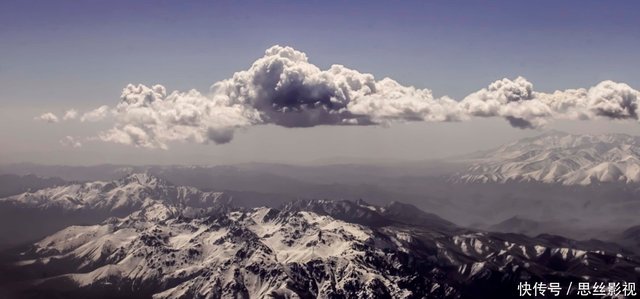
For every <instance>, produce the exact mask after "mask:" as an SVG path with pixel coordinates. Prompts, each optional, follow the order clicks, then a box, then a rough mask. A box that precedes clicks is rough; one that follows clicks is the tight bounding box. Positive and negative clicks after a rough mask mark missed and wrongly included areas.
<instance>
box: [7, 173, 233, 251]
mask: <svg viewBox="0 0 640 299" xmlns="http://www.w3.org/2000/svg"><path fill="white" fill-rule="evenodd" d="M231 199H232V197H231V196H230V195H228V194H225V193H222V192H203V191H200V190H198V189H196V188H193V187H186V186H176V185H173V184H171V183H169V182H167V181H165V180H163V179H160V178H158V177H155V176H153V175H150V174H148V173H134V174H130V175H127V176H125V177H123V178H121V179H117V180H114V181H95V182H87V183H66V184H63V185H59V186H55V187H49V188H44V189H40V190H36V191H30V192H25V193H22V194H18V195H13V196H9V197H5V198H0V248H1V247H7V246H12V245H18V244H20V243H22V242H25V241H30V240H33V239H36V238H40V237H42V236H44V235H46V234H50V233H52V232H54V231H56V230H58V229H61V228H64V227H66V226H68V225H73V224H95V223H100V222H101V221H103V220H105V219H106V218H109V217H113V216H116V217H123V216H126V215H128V214H130V213H132V212H134V211H137V210H139V209H141V208H145V207H147V206H151V205H153V204H155V203H157V202H168V203H171V204H175V205H178V206H181V205H182V206H190V207H213V206H214V204H215V203H218V202H226V201H230V200H231Z"/></svg>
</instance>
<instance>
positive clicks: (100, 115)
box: [80, 105, 110, 122]
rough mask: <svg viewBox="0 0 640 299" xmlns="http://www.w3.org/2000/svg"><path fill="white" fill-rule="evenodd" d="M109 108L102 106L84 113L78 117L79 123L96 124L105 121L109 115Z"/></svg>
mask: <svg viewBox="0 0 640 299" xmlns="http://www.w3.org/2000/svg"><path fill="white" fill-rule="evenodd" d="M109 111H110V109H109V106H107V105H103V106H100V107H98V108H96V109H93V110H91V111H89V112H86V113H84V114H83V115H82V117H80V121H81V122H85V121H89V122H96V121H101V120H103V119H105V118H106V117H107V116H108V115H109Z"/></svg>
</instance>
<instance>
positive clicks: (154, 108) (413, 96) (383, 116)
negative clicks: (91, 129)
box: [40, 46, 640, 148]
mask: <svg viewBox="0 0 640 299" xmlns="http://www.w3.org/2000/svg"><path fill="white" fill-rule="evenodd" d="M639 99H640V95H639V93H638V91H637V90H634V89H633V88H631V87H629V86H628V85H626V84H623V83H615V82H611V81H604V82H601V83H599V84H598V85H596V86H594V87H591V88H588V89H585V88H580V89H568V90H563V91H555V92H553V93H543V92H537V91H535V90H534V87H533V84H532V83H531V82H529V81H527V80H526V79H525V78H523V77H517V78H515V79H506V78H505V79H501V80H498V81H496V82H493V83H491V84H490V85H489V86H488V87H486V88H483V89H481V90H479V91H477V92H474V93H472V94H470V95H468V96H466V97H465V98H463V99H462V100H461V101H455V100H453V99H450V98H448V97H442V98H435V97H434V96H433V94H432V92H431V91H430V90H428V89H419V88H415V87H413V86H404V85H401V84H400V83H398V82H396V81H394V80H393V79H390V78H383V79H381V80H376V78H375V77H374V76H373V75H371V74H367V73H361V72H358V71H356V70H352V69H349V68H347V67H344V66H342V65H333V66H331V67H330V68H329V69H326V70H322V69H320V68H319V67H317V66H315V65H313V64H311V63H310V62H309V61H308V58H307V56H306V54H305V53H303V52H300V51H297V50H295V49H293V48H290V47H281V46H273V47H271V48H269V49H267V50H266V52H265V55H264V56H263V57H261V58H259V59H258V60H256V61H255V62H254V63H253V64H252V65H251V66H250V67H249V68H248V69H247V70H244V71H239V72H237V73H235V74H234V75H233V76H232V77H231V78H229V79H226V80H222V81H219V82H217V83H214V84H213V85H212V86H211V89H210V91H209V92H208V93H206V94H202V93H200V92H198V91H196V90H190V91H187V92H178V91H173V92H170V93H169V92H167V90H166V88H165V87H164V86H161V85H154V86H151V87H148V86H145V85H133V84H129V85H128V86H126V87H125V88H124V89H123V91H122V95H121V99H120V102H119V103H118V104H117V105H116V106H115V107H113V108H110V107H108V106H101V107H99V108H97V109H95V110H92V111H89V112H87V113H85V114H83V115H82V117H81V118H80V120H81V121H98V120H103V119H105V118H106V117H107V116H111V115H112V116H114V119H115V124H114V126H113V127H112V128H111V129H109V130H107V131H104V132H101V133H100V134H99V136H98V138H99V139H101V140H103V141H109V142H116V143H122V144H129V145H134V146H138V147H148V148H167V147H168V143H169V142H172V141H187V142H198V143H208V142H214V143H218V144H221V143H226V142H229V141H231V139H232V138H233V135H234V131H235V130H236V129H238V128H242V127H249V126H253V125H261V124H274V125H278V126H283V127H313V126H318V125H339V126H342V125H378V124H388V123H392V122H407V121H426V122H443V121H462V120H468V119H471V118H473V117H502V118H504V119H506V120H507V121H508V122H509V123H510V124H511V125H512V126H514V127H518V128H535V127H539V126H543V125H544V124H546V123H547V122H549V121H550V120H552V119H557V118H561V119H580V120H587V119H594V118H610V119H636V120H637V119H638V100H639ZM53 116H55V115H53ZM40 118H42V119H43V120H47V121H49V120H51V121H53V119H54V118H52V117H51V116H49V115H47V116H44V115H43V116H40ZM56 119H57V118H56ZM55 121H57V120H55Z"/></svg>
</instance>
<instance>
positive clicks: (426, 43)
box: [0, 1, 640, 160]
mask: <svg viewBox="0 0 640 299" xmlns="http://www.w3.org/2000/svg"><path fill="white" fill-rule="evenodd" d="M638 11H640V2H638V1H615V2H605V1H535V2H534V1H464V2H463V1H375V2H373V1H256V2H248V1H219V2H212V1H2V2H1V3H0V40H1V41H2V44H1V45H2V46H1V47H0V103H1V104H2V106H3V107H4V108H3V110H4V113H5V114H11V115H12V117H9V118H10V119H11V120H4V126H5V130H4V131H0V138H2V139H3V140H4V142H6V143H7V144H13V145H15V146H14V148H13V151H20V149H24V148H26V147H33V146H34V145H37V144H38V143H37V141H34V140H31V141H28V142H27V143H24V142H25V141H24V140H23V139H24V138H23V137H19V136H17V135H16V134H15V133H14V132H9V130H8V129H6V127H7V126H11V127H14V126H15V127H18V126H20V127H29V126H36V125H35V124H31V123H32V118H33V112H34V111H37V110H38V109H40V110H42V111H43V112H44V111H49V110H51V109H56V108H57V107H60V108H59V109H60V110H62V109H66V108H68V107H78V108H81V109H82V108H85V109H89V108H93V107H96V106H97V105H102V104H108V105H111V104H114V103H116V102H117V100H118V96H119V95H120V92H121V90H122V88H123V87H124V86H125V85H126V84H128V83H144V84H155V83H161V84H164V85H165V86H167V87H168V88H169V89H171V90H174V89H177V90H186V89H190V88H196V89H198V90H207V89H208V87H209V86H210V85H211V84H212V83H214V82H216V81H218V80H221V79H224V78H228V77H230V76H231V75H232V74H233V73H234V72H235V71H238V70H242V69H246V68H248V67H249V66H250V64H251V63H252V62H253V61H254V60H255V59H256V58H258V57H260V56H261V55H262V54H263V52H264V50H265V49H267V48H268V47H269V46H271V45H274V44H280V45H289V46H292V47H294V48H296V49H298V50H301V51H304V52H305V53H307V55H308V56H309V58H310V61H311V62H313V63H314V64H316V65H318V66H320V67H322V68H327V67H329V66H330V65H331V64H343V65H345V66H348V67H350V68H353V69H357V70H359V71H361V72H368V73H372V74H374V75H375V76H376V78H378V79H380V78H383V77H385V76H389V77H392V78H394V79H395V80H397V81H399V82H401V83H402V84H405V85H414V86H417V87H421V88H429V89H432V90H433V92H434V94H436V95H438V96H440V95H450V96H453V97H454V98H456V99H460V98H462V97H464V96H465V95H467V94H468V93H470V92H472V91H475V90H478V89H480V88H482V87H484V86H486V85H487V84H489V83H490V82H492V81H495V80H496V79H500V78H503V77H515V76H518V75H521V76H524V77H526V78H527V79H528V80H529V81H531V82H533V84H534V85H535V87H536V89H537V90H542V91H553V90H555V89H566V88H577V87H589V86H592V85H594V84H596V83H597V82H600V81H602V80H605V79H611V80H616V81H620V82H626V83H628V84H629V85H631V86H633V87H636V88H637V87H638V86H640V67H639V66H640V63H639V61H640V55H639V54H638V53H639V52H640V18H639V17H638ZM29 113H30V114H29ZM22 114H24V115H22ZM15 115H21V116H23V118H24V119H25V120H24V123H21V122H20V120H19V119H18V117H17V116H15ZM27 123H29V124H27ZM636 125H637V124H636ZM28 130H31V131H30V132H32V133H33V134H36V135H38V134H47V133H46V132H43V133H38V131H37V129H36V128H31V129H28ZM505 130H507V128H505ZM515 132H518V133H517V134H521V133H519V131H515ZM310 134H314V132H313V130H311V131H310ZM513 134H516V133H513ZM320 135H321V134H320ZM509 136H511V135H509ZM21 142H23V143H21ZM42 145H43V146H44V141H43V144H42ZM211 147H213V146H209V148H211ZM207 150H208V149H207ZM203 151H206V150H203ZM9 152H11V151H10V150H9ZM336 155H340V153H336ZM23 159H24V160H30V159H31V158H29V157H27V158H23Z"/></svg>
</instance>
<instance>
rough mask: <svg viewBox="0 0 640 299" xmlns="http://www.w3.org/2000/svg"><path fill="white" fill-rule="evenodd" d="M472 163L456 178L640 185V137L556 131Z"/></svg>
mask: <svg viewBox="0 0 640 299" xmlns="http://www.w3.org/2000/svg"><path fill="white" fill-rule="evenodd" d="M472 162H473V165H472V166H470V167H469V168H468V169H467V170H465V171H462V172H460V173H459V174H457V175H456V176H455V178H454V180H456V181H463V182H509V181H525V182H528V181H538V182H546V183H561V184H565V185H578V184H579V185H588V184H592V183H603V182H622V183H640V137H637V136H629V135H624V134H606V135H572V134H567V133H562V132H557V131H551V132H548V133H545V134H543V135H540V136H537V137H533V138H525V139H522V140H519V141H516V142H513V143H511V144H507V145H504V146H501V147H499V148H497V149H494V150H490V151H487V152H484V153H482V154H480V155H479V156H478V157H474V159H472Z"/></svg>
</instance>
